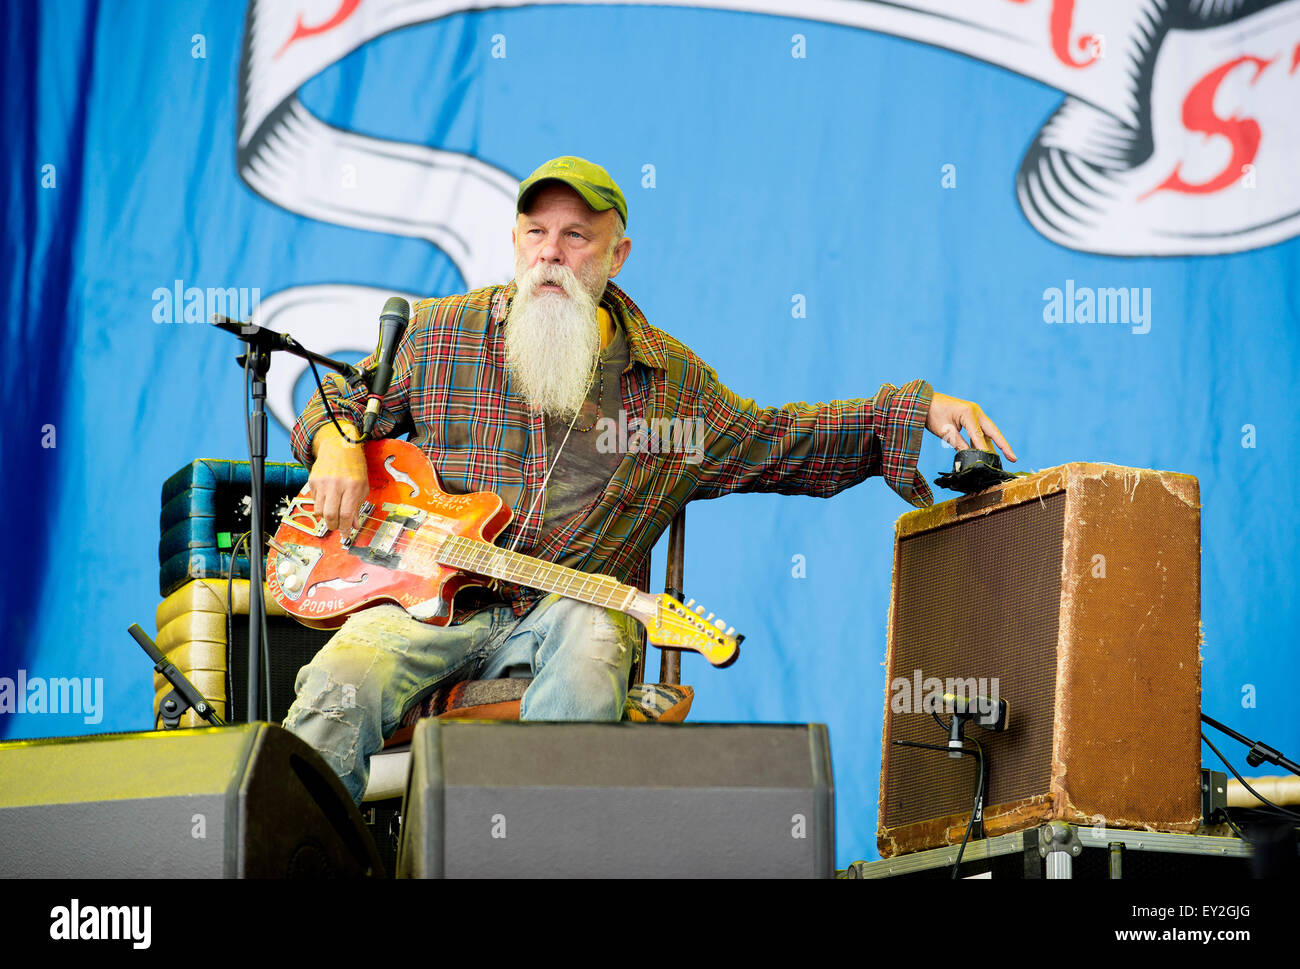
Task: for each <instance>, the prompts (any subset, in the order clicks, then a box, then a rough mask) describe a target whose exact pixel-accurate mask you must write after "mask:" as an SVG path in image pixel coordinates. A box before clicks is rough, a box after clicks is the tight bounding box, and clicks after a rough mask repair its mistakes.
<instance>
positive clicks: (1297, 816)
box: [1201, 730, 1300, 821]
mask: <svg viewBox="0 0 1300 969" xmlns="http://www.w3.org/2000/svg"><path fill="white" fill-rule="evenodd" d="M1201 739H1202V740H1203V741H1205V745H1206V746H1207V747H1209V748H1210V749H1211V750H1212V751H1214V753H1215V754H1216V755H1217V756H1218V758H1219V760H1221V761H1223V763H1224V765H1225V766H1226V767H1227V768H1228V770H1230V771H1232V776H1233V777H1235V778H1237V780H1238V781H1240V782H1241V786H1242V787H1244V788H1245V789H1246V790H1248V791H1250V793H1251V794H1254V795H1255V797H1257V798H1259V799H1260V800H1261V801H1262V802H1264V803H1265V804H1267V805H1268V806H1269V807H1271V808H1272V809H1273V810H1274V811H1277V812H1279V813H1280V814H1281V815H1282V816H1283V817H1288V818H1292V819H1293V820H1296V821H1300V814H1297V813H1296V812H1294V811H1289V810H1287V809H1286V808H1284V807H1282V806H1281V805H1280V804H1274V803H1273V802H1272V801H1270V800H1269V799H1268V798H1266V797H1265V796H1264V795H1263V794H1260V793H1259V791H1257V790H1255V789H1254V788H1253V787H1251V786H1250V785H1249V784H1248V783H1247V782H1246V779H1245V778H1244V777H1242V776H1241V775H1240V774H1239V773H1237V768H1235V767H1233V766H1232V764H1230V763H1228V758H1226V757H1224V756H1223V754H1221V753H1219V748H1218V747H1216V746H1214V744H1212V743H1210V738H1209V737H1207V736H1205V731H1204V730H1202V731H1201Z"/></svg>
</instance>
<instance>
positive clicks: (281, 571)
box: [275, 559, 293, 579]
mask: <svg viewBox="0 0 1300 969" xmlns="http://www.w3.org/2000/svg"><path fill="white" fill-rule="evenodd" d="M275 571H276V573H277V574H278V575H279V576H280V578H282V579H283V578H284V577H285V576H286V575H288V574H289V573H290V572H292V571H293V563H291V562H286V561H285V560H284V559H280V564H279V565H277V566H276V567H275Z"/></svg>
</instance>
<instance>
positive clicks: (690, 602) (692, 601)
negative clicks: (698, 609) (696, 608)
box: [686, 599, 695, 609]
mask: <svg viewBox="0 0 1300 969" xmlns="http://www.w3.org/2000/svg"><path fill="white" fill-rule="evenodd" d="M693 605H695V600H694V599H687V600H686V608H687V609H689V608H690V607H691V606H693Z"/></svg>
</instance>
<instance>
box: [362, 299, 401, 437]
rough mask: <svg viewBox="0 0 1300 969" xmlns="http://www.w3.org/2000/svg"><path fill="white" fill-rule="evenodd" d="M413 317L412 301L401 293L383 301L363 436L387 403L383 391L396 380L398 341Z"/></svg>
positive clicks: (369, 430) (370, 431) (371, 427)
mask: <svg viewBox="0 0 1300 969" xmlns="http://www.w3.org/2000/svg"><path fill="white" fill-rule="evenodd" d="M410 319H411V304H410V303H408V302H407V301H406V300H404V299H402V297H400V296H394V297H392V298H391V299H389V301H388V302H387V303H385V304H384V312H383V313H382V314H381V315H380V317H379V360H378V362H377V363H376V365H375V377H374V380H373V381H372V382H371V384H370V394H369V396H367V397H366V414H365V417H364V418H363V419H362V423H361V436H362V437H365V438H368V437H370V435H371V433H372V432H373V431H374V429H375V424H377V423H378V422H379V412H380V411H381V410H383V407H384V395H385V394H387V393H388V386H389V384H391V383H392V382H393V358H394V357H396V356H397V344H398V341H399V340H401V339H402V334H403V333H404V332H405V331H406V324H407V323H408V322H409V321H410Z"/></svg>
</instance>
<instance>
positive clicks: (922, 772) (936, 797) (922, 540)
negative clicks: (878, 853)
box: [885, 492, 1065, 827]
mask: <svg viewBox="0 0 1300 969" xmlns="http://www.w3.org/2000/svg"><path fill="white" fill-rule="evenodd" d="M1064 520H1065V494H1064V492H1056V493H1054V494H1052V495H1048V496H1045V497H1043V498H1042V499H1035V500H1033V501H1028V502H1025V503H1023V504H1020V505H1015V506H1012V507H1009V508H1004V509H1001V510H999V511H995V512H993V513H991V514H989V515H986V516H984V517H981V518H978V519H973V520H968V521H965V522H960V523H957V524H953V525H947V526H944V527H942V528H937V529H934V530H933V531H928V532H921V533H918V534H916V535H912V536H909V537H906V538H904V539H902V540H901V541H900V542H899V549H898V556H899V560H898V579H897V583H898V587H897V588H896V589H895V593H894V595H895V599H894V645H893V653H892V655H893V662H892V665H891V669H890V671H889V676H890V678H891V679H890V684H889V686H891V687H892V686H894V685H895V684H897V683H898V682H899V680H900V678H901V679H905V680H906V681H907V682H908V683H909V684H911V683H912V681H913V679H914V677H915V674H914V671H915V670H920V671H921V674H920V675H921V677H922V682H921V686H920V696H921V698H924V696H925V694H926V692H928V690H927V689H926V688H925V685H924V679H925V678H929V677H936V678H938V679H941V680H943V681H944V689H945V690H947V689H948V682H947V681H948V679H949V678H960V679H962V680H968V679H970V678H975V679H976V681H977V682H978V680H979V678H981V677H984V678H987V680H988V681H989V682H988V684H987V686H988V688H989V690H990V691H991V690H992V679H993V678H994V677H996V678H997V681H998V684H997V689H998V695H999V696H1000V697H1001V698H1002V699H1004V700H1006V701H1007V704H1008V706H1009V708H1010V721H1009V722H1010V728H1009V729H1008V730H1007V731H1005V732H1003V733H990V732H988V731H985V730H983V729H981V728H979V727H972V726H968V727H967V728H966V735H967V737H970V736H972V735H974V736H977V738H978V739H979V742H980V743H981V744H982V745H983V747H984V752H985V755H986V758H987V762H988V769H989V771H990V774H989V798H988V803H989V804H990V805H993V804H1004V803H1007V802H1010V801H1015V800H1019V799H1022V798H1027V797H1032V796H1035V795H1042V794H1045V793H1046V792H1047V791H1048V788H1049V784H1050V781H1051V776H1050V775H1051V764H1052V727H1053V722H1054V719H1055V717H1054V715H1053V714H1054V704H1055V691H1056V654H1057V639H1058V636H1057V633H1058V625H1059V618H1060V605H1061V557H1062V537H1063V532H1064ZM907 692H908V696H907V697H906V701H904V699H903V698H902V697H901V695H900V694H899V692H897V691H895V690H894V689H892V688H891V689H890V690H889V692H888V693H887V694H886V703H887V704H889V712H888V713H887V718H888V721H889V723H890V730H889V733H888V734H887V737H888V739H889V740H890V741H892V740H911V741H917V742H920V743H931V744H944V743H946V742H947V735H946V734H945V733H944V732H943V731H942V730H941V729H940V727H939V725H938V724H936V723H935V722H934V719H933V717H931V715H930V714H929V713H928V712H925V711H918V710H917V709H916V706H915V699H916V688H915V687H911V686H910V685H909V688H908V691H907ZM904 702H906V703H907V704H908V705H907V706H906V707H904V709H906V710H908V711H909V712H906V713H898V712H895V711H896V710H897V709H898V708H899V707H901V706H902V704H903V703H904ZM940 716H941V717H943V718H944V719H945V720H947V716H946V715H945V714H943V713H942V712H941V713H940ZM967 746H968V747H972V748H973V746H974V745H973V744H971V743H969V741H968V742H967ZM885 756H886V758H887V764H888V767H887V781H886V801H885V823H886V824H887V825H888V826H890V827H894V826H897V825H902V824H910V823H912V822H916V821H923V820H926V819H930V818H940V817H946V816H948V815H960V814H968V813H969V812H970V810H971V808H972V805H973V801H974V791H975V779H976V765H975V758H974V757H969V756H963V757H962V758H961V760H960V761H956V760H952V759H950V758H949V757H948V756H947V754H946V753H943V752H940V751H935V750H922V749H919V748H915V747H895V746H892V744H891V746H890V748H889V749H888V751H886V753H885Z"/></svg>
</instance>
